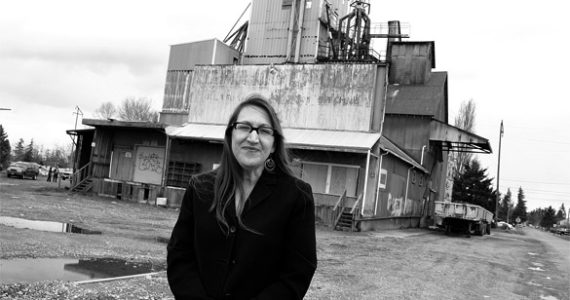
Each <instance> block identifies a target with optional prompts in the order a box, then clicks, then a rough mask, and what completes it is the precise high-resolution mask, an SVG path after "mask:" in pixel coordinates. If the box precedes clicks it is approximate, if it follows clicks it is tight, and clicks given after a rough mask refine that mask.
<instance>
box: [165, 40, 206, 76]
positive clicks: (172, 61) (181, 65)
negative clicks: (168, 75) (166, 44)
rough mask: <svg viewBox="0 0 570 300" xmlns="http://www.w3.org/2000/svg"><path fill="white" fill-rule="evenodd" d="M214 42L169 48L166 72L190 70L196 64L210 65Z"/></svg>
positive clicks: (200, 42) (201, 42)
mask: <svg viewBox="0 0 570 300" xmlns="http://www.w3.org/2000/svg"><path fill="white" fill-rule="evenodd" d="M214 42H215V39H214V40H206V41H199V42H193V43H188V44H180V45H172V46H170V58H169V59H168V71H179V70H192V69H194V66H195V65H197V64H210V63H212V54H213V51H214Z"/></svg>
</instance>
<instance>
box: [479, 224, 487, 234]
mask: <svg viewBox="0 0 570 300" xmlns="http://www.w3.org/2000/svg"><path fill="white" fill-rule="evenodd" d="M485 232H487V225H485V223H481V224H479V230H478V231H477V233H478V234H479V236H483V235H485Z"/></svg>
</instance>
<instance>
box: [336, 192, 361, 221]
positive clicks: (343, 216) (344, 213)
mask: <svg viewBox="0 0 570 300" xmlns="http://www.w3.org/2000/svg"><path fill="white" fill-rule="evenodd" d="M345 199H346V191H344V193H343V194H342V196H340V198H339V199H338V201H337V203H336V204H335V206H334V209H333V211H334V212H336V213H337V215H336V220H335V222H334V224H333V225H334V227H333V228H334V230H339V231H358V230H359V229H358V227H357V221H356V214H357V213H358V209H357V208H358V207H359V204H360V201H361V200H362V194H360V195H359V196H358V199H357V200H356V202H355V203H354V205H353V206H352V207H345V206H344V202H345Z"/></svg>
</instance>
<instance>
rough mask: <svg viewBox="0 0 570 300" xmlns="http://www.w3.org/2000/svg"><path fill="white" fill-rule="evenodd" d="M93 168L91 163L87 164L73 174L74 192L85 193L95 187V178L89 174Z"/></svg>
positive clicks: (72, 184) (72, 189)
mask: <svg viewBox="0 0 570 300" xmlns="http://www.w3.org/2000/svg"><path fill="white" fill-rule="evenodd" d="M90 169H91V163H88V164H86V165H85V166H83V167H81V169H79V170H77V171H75V173H73V175H71V189H69V191H70V192H72V193H85V192H88V191H89V190H90V189H92V188H93V180H92V179H91V177H90V176H89V171H90Z"/></svg>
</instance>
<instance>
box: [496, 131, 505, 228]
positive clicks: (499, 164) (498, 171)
mask: <svg viewBox="0 0 570 300" xmlns="http://www.w3.org/2000/svg"><path fill="white" fill-rule="evenodd" d="M503 133H504V130H503V120H501V129H500V130H499V159H498V162H497V199H496V201H495V223H496V222H497V220H498V218H499V200H500V199H501V194H500V193H499V175H500V174H501V139H502V138H503ZM507 222H508V213H507Z"/></svg>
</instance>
